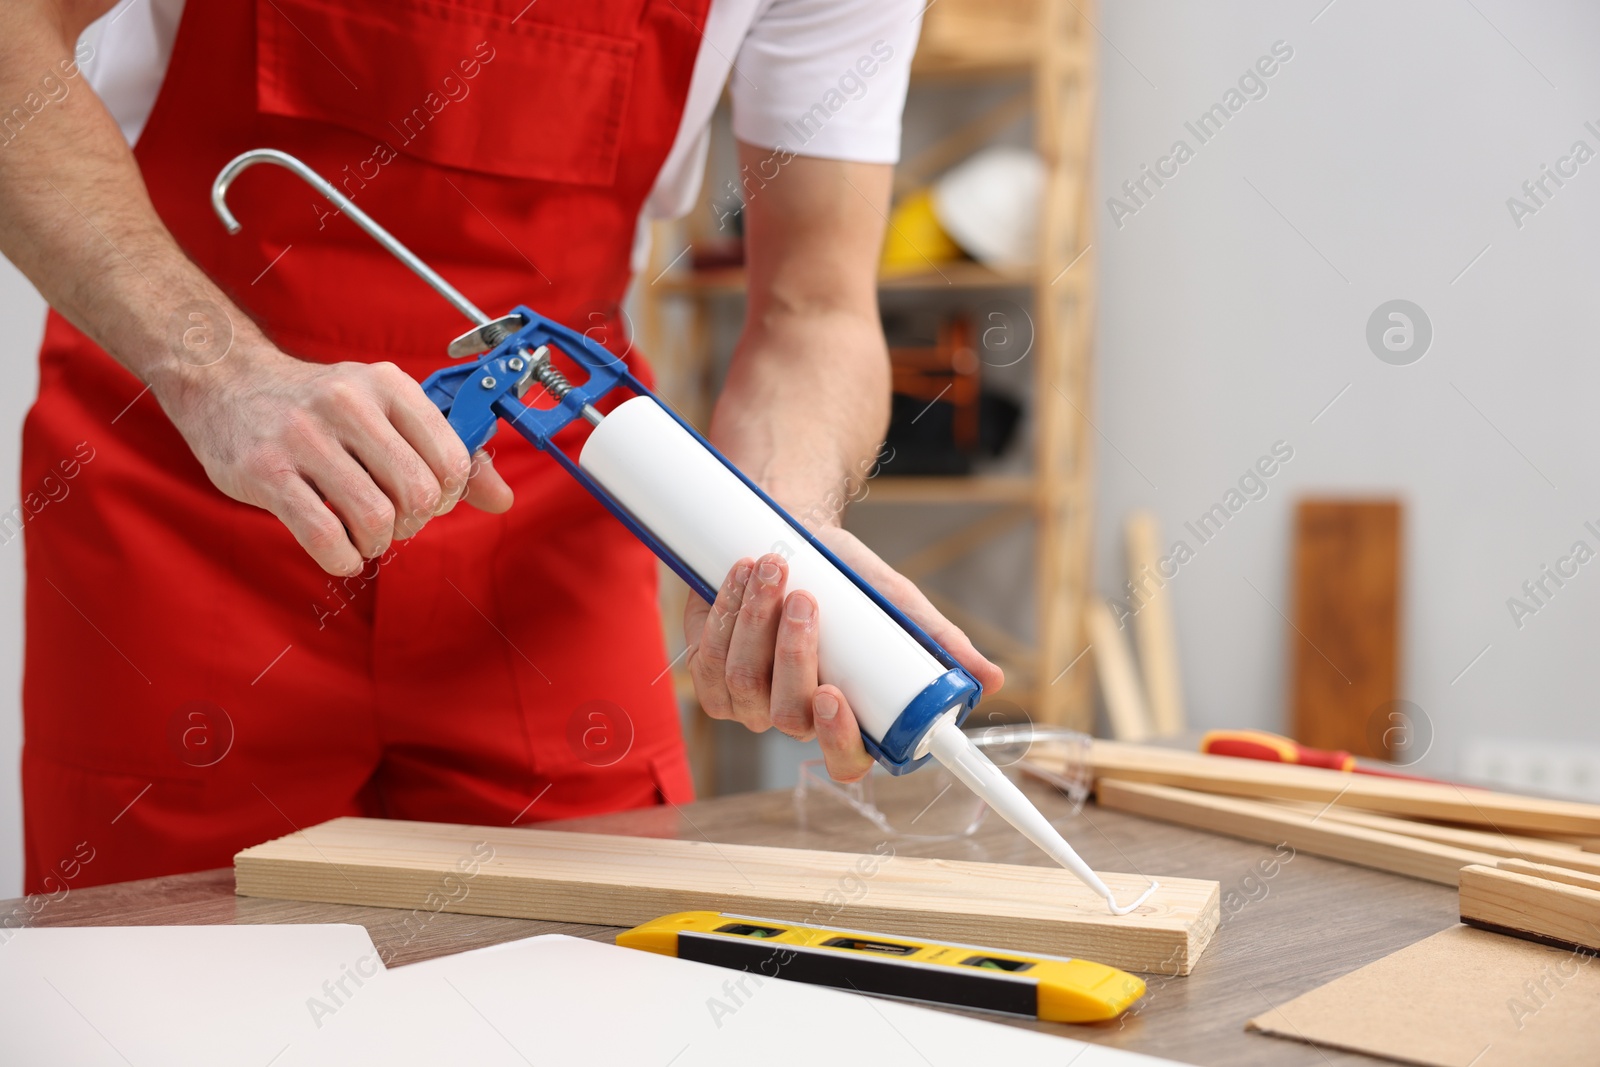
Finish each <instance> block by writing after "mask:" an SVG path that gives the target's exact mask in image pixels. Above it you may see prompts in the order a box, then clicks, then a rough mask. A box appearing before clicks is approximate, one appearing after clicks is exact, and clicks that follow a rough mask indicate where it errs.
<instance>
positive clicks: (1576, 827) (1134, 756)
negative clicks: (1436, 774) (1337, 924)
mask: <svg viewBox="0 0 1600 1067" xmlns="http://www.w3.org/2000/svg"><path fill="white" fill-rule="evenodd" d="M1073 755H1076V754H1075V753H1074V754H1073ZM1067 758H1068V752H1067V750H1065V749H1063V748H1060V747H1058V746H1054V745H1050V744H1048V743H1045V742H1038V743H1036V744H1034V746H1033V747H1032V748H1031V749H1030V750H1029V752H1028V759H1029V760H1030V761H1036V762H1038V763H1039V764H1040V765H1041V766H1043V767H1044V768H1046V769H1048V770H1053V771H1056V772H1057V773H1059V772H1060V770H1061V768H1062V767H1063V766H1064V764H1065V762H1066V761H1067ZM1088 759H1089V763H1090V768H1091V773H1092V774H1093V775H1094V776H1095V777H1099V776H1106V777H1112V778H1118V779H1121V780H1122V781H1127V782H1154V783H1157V784H1160V785H1172V786H1179V787H1181V788H1184V789H1194V790H1198V791H1200V792H1203V793H1223V794H1227V795H1229V796H1241V797H1268V798H1276V799H1282V800H1315V801H1318V802H1320V803H1323V804H1327V803H1329V802H1330V801H1335V800H1336V801H1337V803H1338V806H1339V807H1345V808H1357V809H1360V810H1364V811H1376V812H1379V813H1382V814H1389V815H1404V816H1408V817H1412V818H1418V819H1436V820H1439V821H1441V822H1453V823H1463V824H1466V825H1469V826H1480V827H1487V828H1489V829H1499V830H1507V831H1518V832H1527V831H1550V832H1555V833H1570V834H1580V835H1581V834H1594V833H1597V832H1600V805H1595V804H1583V803H1580V802H1578V801H1572V800H1547V799H1545V798H1542V797H1527V796H1520V795H1518V794H1515V793H1497V792H1494V791H1493V790H1489V789H1471V788H1468V787H1466V786H1455V785H1447V784H1435V783H1433V782H1411V781H1406V780H1404V779H1400V778H1381V777H1378V776H1376V775H1365V774H1346V773H1344V772H1342V771H1330V770H1324V769H1323V768H1320V767H1299V766H1293V765H1290V764H1285V763H1269V762H1267V761H1265V760H1250V759H1237V758H1235V757H1233V756H1204V755H1201V754H1200V753H1198V752H1180V751H1177V750H1174V749H1168V748H1157V747H1154V746H1150V745H1129V744H1123V743H1120V742H1116V741H1102V740H1096V741H1095V742H1094V743H1093V744H1092V745H1091V746H1090V748H1089V755H1088Z"/></svg>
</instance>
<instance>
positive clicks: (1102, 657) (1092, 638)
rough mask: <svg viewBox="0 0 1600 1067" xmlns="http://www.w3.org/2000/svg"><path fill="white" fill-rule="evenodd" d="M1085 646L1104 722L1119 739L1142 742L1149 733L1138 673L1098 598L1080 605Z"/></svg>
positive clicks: (1123, 639) (1123, 638)
mask: <svg viewBox="0 0 1600 1067" xmlns="http://www.w3.org/2000/svg"><path fill="white" fill-rule="evenodd" d="M1084 623H1085V625H1086V627H1087V628H1088V635H1089V645H1090V647H1091V648H1093V649H1094V668H1095V674H1096V675H1097V676H1098V677H1099V679H1100V695H1101V696H1102V697H1103V698H1105V703H1106V721H1107V722H1109V723H1110V724H1111V732H1112V733H1113V734H1114V735H1116V737H1117V740H1119V741H1143V740H1144V739H1145V738H1147V737H1149V736H1150V712H1149V711H1148V710H1147V709H1146V707H1145V701H1144V692H1143V690H1142V688H1141V686H1140V684H1139V673H1138V671H1137V670H1135V668H1134V666H1133V652H1132V651H1131V650H1130V649H1129V648H1128V638H1127V635H1126V634H1125V633H1123V631H1122V630H1119V629H1118V628H1117V621H1116V619H1114V618H1112V616H1111V609H1110V608H1108V607H1106V605H1105V602H1104V601H1103V600H1101V599H1100V598H1099V597H1095V596H1092V597H1090V598H1089V601H1088V603H1087V604H1085V605H1084Z"/></svg>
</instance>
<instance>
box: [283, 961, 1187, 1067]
mask: <svg viewBox="0 0 1600 1067" xmlns="http://www.w3.org/2000/svg"><path fill="white" fill-rule="evenodd" d="M741 978H743V979H744V988H743V990H741V989H740V988H739V985H738V983H739V981H740V979H741ZM1171 1062H1173V1061H1170V1060H1159V1059H1156V1058H1153V1057H1150V1056H1142V1055H1138V1054H1134V1053H1129V1052H1124V1051H1121V1050H1118V1049H1112V1048H1106V1047H1104V1046H1100V1045H1084V1044H1083V1043H1080V1042H1077V1041H1073V1040H1069V1039H1067V1038H1061V1037H1055V1036H1052V1035H1048V1034H1043V1033H1037V1032H1034V1031H1030V1030H1023V1029H1019V1028H1017V1027H1010V1026H1005V1025H1002V1024H999V1023H990V1022H983V1021H978V1020H975V1019H972V1018H970V1017H966V1016H961V1015H954V1014H950V1013H948V1012H942V1011H935V1010H931V1009H926V1008H920V1007H916V1006H913V1005H909V1004H903V1003H898V1002H894V1001H887V1000H881V999H877V998H872V997H864V996H857V995H855V994H852V993H845V992H839V991H836V990H832V989H825V988H822V987H818V986H809V985H801V984H799V983H795V982H787V981H781V980H777V979H766V980H765V981H764V982H762V983H761V984H760V985H757V984H756V981H755V979H754V978H752V977H749V976H747V975H745V974H744V973H742V972H738V971H732V970H727V969H724V968H720V967H712V966H709V965H707V964H701V963H693V962H688V961H685V960H677V959H671V958H668V957H665V956H657V955H653V954H650V953H647V952H640V951H637V950H634V949H625V948H618V947H616V946H614V945H607V944H601V943H598V942H594V941H585V940H581V939H578V938H572V937H563V936H560V935H547V936H543V937H534V938H528V939H526V940H523V941H514V942H511V943H509V944H505V945H497V946H494V947H492V948H486V949H478V950H476V951H473V952H466V953H462V954H460V955H456V956H446V957H444V958H442V959H436V960H430V961H428V962H426V963H418V964H412V965H410V966H407V967H397V968H395V969H394V970H391V971H389V972H388V973H387V974H386V975H385V976H384V979H383V982H382V983H381V984H380V985H378V986H375V987H374V988H373V989H372V991H371V993H367V992H363V994H362V995H360V996H358V997H355V998H353V999H352V1000H351V1001H350V1003H349V1004H348V1006H347V1007H345V1008H343V1009H341V1010H340V1011H339V1012H338V1014H336V1015H334V1016H333V1017H331V1018H328V1019H326V1020H325V1025H324V1026H323V1027H322V1029H321V1031H320V1032H319V1033H318V1034H317V1035H316V1038H315V1039H314V1040H312V1041H307V1042H304V1043H301V1042H296V1043H295V1044H294V1045H293V1046H292V1047H291V1048H290V1049H289V1051H288V1052H287V1053H285V1054H284V1056H283V1057H282V1059H281V1060H279V1061H278V1063H277V1064H274V1067H305V1065H310V1064H326V1065H331V1064H340V1065H348V1064H357V1063H384V1064H397V1065H409V1064H415V1065H422V1064H429V1065H432V1064H440V1063H470V1064H472V1065H473V1067H502V1065H503V1067H527V1065H528V1064H538V1065H541V1067H542V1065H544V1064H585V1065H613V1064H615V1065H618V1067H668V1065H670V1067H749V1065H751V1064H761V1065H762V1067H783V1065H789V1064H793V1065H802V1064H803V1065H807V1067H812V1065H816V1064H825V1063H852V1064H870V1065H871V1067H972V1065H973V1064H980V1063H1019V1064H1020V1063H1038V1064H1067V1063H1071V1064H1072V1065H1073V1067H1154V1065H1157V1064H1168V1063H1171Z"/></svg>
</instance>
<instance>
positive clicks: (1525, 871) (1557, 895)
mask: <svg viewBox="0 0 1600 1067" xmlns="http://www.w3.org/2000/svg"><path fill="white" fill-rule="evenodd" d="M1461 921H1462V922H1464V923H1471V924H1472V925H1473V926H1481V927H1483V928H1485V929H1488V930H1494V931H1497V932H1499V933H1503V934H1511V935H1513V936H1515V937H1523V938H1528V939H1530V940H1533V941H1542V942H1544V943H1545V944H1551V945H1559V946H1561V947H1574V948H1581V949H1586V950H1588V951H1589V952H1591V953H1594V952H1600V875H1594V874H1588V873H1585V872H1584V871H1577V870H1573V869H1571V868H1570V867H1564V866H1561V865H1559V864H1547V863H1529V862H1527V861H1526V860H1519V859H1502V860H1501V861H1500V862H1499V863H1497V864H1495V865H1494V866H1493V867H1489V866H1472V867H1463V868H1462V869H1461Z"/></svg>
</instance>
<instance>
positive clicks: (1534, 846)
mask: <svg viewBox="0 0 1600 1067" xmlns="http://www.w3.org/2000/svg"><path fill="white" fill-rule="evenodd" d="M1273 803H1275V804H1282V805H1285V806H1286V807H1291V808H1293V809H1295V810H1297V811H1310V812H1312V813H1315V812H1317V811H1322V812H1323V813H1324V814H1323V816H1322V817H1323V818H1325V819H1337V820H1338V821H1339V822H1342V823H1349V824H1351V825H1353V826H1365V827H1367V828H1368V829H1369V830H1386V831H1388V832H1389V833H1392V834H1405V835H1407V836H1409V837H1417V838H1421V839H1422V840H1424V841H1437V842H1438V843H1439V844H1441V845H1455V846H1456V847H1458V848H1467V849H1473V850H1475V851H1477V852H1487V853H1488V854H1489V855H1491V856H1506V857H1512V858H1513V859H1521V860H1529V861H1532V862H1535V863H1546V864H1557V865H1559V866H1561V867H1565V868H1567V869H1569V870H1574V871H1588V872H1590V873H1593V874H1597V875H1600V856H1594V855H1590V854H1589V853H1586V852H1584V851H1582V850H1580V849H1578V848H1575V847H1573V846H1572V845H1562V844H1557V843H1555V842H1553V841H1543V840H1540V839H1539V838H1536V837H1518V836H1515V835H1513V834H1497V833H1492V832H1489V831H1485V830H1468V829H1464V828H1462V827H1459V826H1440V825H1438V824H1436V823H1429V822H1417V821H1415V820H1413V819H1397V818H1395V817H1394V816H1392V815H1374V814H1372V813H1371V812H1367V811H1351V810H1349V809H1348V808H1344V807H1340V806H1339V805H1334V806H1333V807H1328V806H1327V805H1325V804H1316V803H1311V802H1307V801H1303V800H1278V801H1273ZM1504 862H1505V861H1503V860H1502V861H1501V865H1502V866H1503V865H1504Z"/></svg>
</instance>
